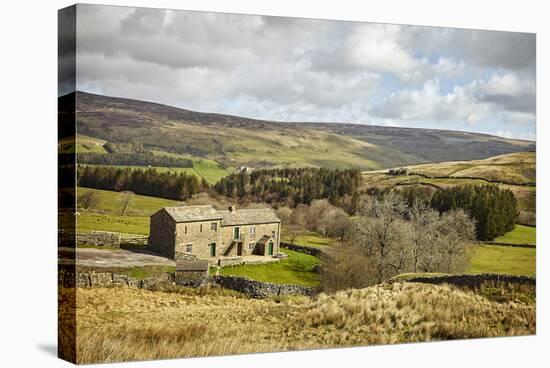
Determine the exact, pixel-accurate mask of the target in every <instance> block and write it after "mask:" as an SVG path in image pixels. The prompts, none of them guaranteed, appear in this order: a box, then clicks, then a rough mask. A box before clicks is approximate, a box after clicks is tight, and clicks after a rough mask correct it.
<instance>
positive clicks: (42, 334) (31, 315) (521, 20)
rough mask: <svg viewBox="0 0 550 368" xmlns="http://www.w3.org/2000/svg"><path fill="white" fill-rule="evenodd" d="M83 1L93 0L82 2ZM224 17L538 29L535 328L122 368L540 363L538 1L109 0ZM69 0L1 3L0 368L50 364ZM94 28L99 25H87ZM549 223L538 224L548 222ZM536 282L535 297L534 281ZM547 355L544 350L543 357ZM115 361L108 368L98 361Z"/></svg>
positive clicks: (541, 59) (543, 199) (543, 232)
mask: <svg viewBox="0 0 550 368" xmlns="http://www.w3.org/2000/svg"><path fill="white" fill-rule="evenodd" d="M90 2H91V3H102V2H96V1H90ZM107 3H108V4H113V5H135V6H150V7H159V8H175V9H190V10H214V11H224V12H232V13H249V14H267V15H286V16H300V17H310V18H328V19H342V20H360V21H371V22H388V23H401V24H418V25H431V26H446V27H450V26H453V27H464V28H482V29H494V30H508V31H523V32H536V33H537V66H538V68H537V69H538V70H537V82H538V83H537V106H538V111H537V162H538V175H537V182H538V193H537V195H538V197H537V207H538V225H539V226H538V238H537V244H538V249H537V266H538V267H537V283H538V295H537V311H538V313H537V326H538V328H537V336H536V337H516V338H498V339H482V340H470V341H454V342H442V343H424V344H408V345H394V346H379V347H368V348H352V349H338V350H322V351H310V352H299V353H296V352H293V353H276V354H253V355H245V356H239V357H213V358H203V359H185V360H169V361H166V360H165V361H156V362H134V363H126V364H125V366H127V367H161V366H162V367H165V366H166V367H181V366H185V367H214V366H215V367H218V366H227V367H239V368H242V367H253V366H259V365H261V366H262V367H264V368H265V367H278V368H280V367H290V366H304V367H308V366H313V365H315V366H320V367H325V366H326V367H334V366H342V365H346V366H348V365H352V366H376V365H383V366H384V367H392V366H396V365H398V364H399V365H401V366H407V367H416V366H418V367H423V368H425V367H441V366H442V365H443V366H445V367H477V366H485V367H493V366H499V367H533V366H534V367H539V366H548V365H547V364H548V363H546V364H545V362H544V359H545V358H546V359H547V360H548V352H547V351H545V350H544V347H545V346H546V350H548V347H547V346H550V344H549V342H550V341H549V340H550V339H549V322H548V321H549V319H548V315H549V314H550V308H549V307H548V290H549V289H548V277H547V275H548V272H547V271H545V268H544V267H543V265H544V264H548V254H549V252H548V248H547V247H546V245H547V244H546V243H547V242H546V241H547V240H548V239H549V235H548V230H547V228H546V227H545V226H544V225H545V223H546V224H547V223H548V219H549V216H548V207H549V204H550V202H549V200H548V196H549V190H548V174H547V172H545V171H546V170H545V169H547V168H548V165H549V155H548V146H546V144H549V143H550V137H549V136H548V130H547V129H545V125H543V124H542V122H544V121H545V120H546V119H545V118H546V117H547V116H548V108H547V106H546V105H545V104H544V103H543V101H548V71H547V70H548V69H547V68H548V67H547V66H548V65H550V60H549V47H550V42H549V39H550V34H549V28H550V27H549V26H548V17H547V15H548V10H546V9H544V4H545V2H544V1H530V0H523V1H514V2H513V3H510V2H504V1H503V0H499V1H481V0H477V1H467V0H452V1H450V0H447V1H442V0H434V1H423V0H413V1H411V0H408V1H407V0H403V1H393V0H383V1H369V2H366V1H348V0H339V1H332V2H330V3H326V4H324V3H321V2H320V1H310V2H307V1H298V0H269V1H258V0H256V1H253V0H250V1H246V0H231V1H227V0H226V1H223V0H218V1H214V0H200V1H181V0H180V1H174V0H171V1H170V0H156V1H143V0H142V1H136V0H134V1H108V2H107ZM71 4H72V3H71V2H69V1H58V0H48V1H15V0H11V1H9V2H8V1H4V2H3V3H2V8H1V12H0V16H1V20H0V27H1V32H0V37H1V39H2V43H1V44H0V50H1V54H0V63H1V64H0V65H1V69H0V70H1V72H2V78H1V79H0V93H1V99H0V101H1V105H0V106H1V112H2V113H1V115H0V160H1V166H0V185H1V188H0V189H1V190H0V196H1V201H0V219H1V221H0V247H1V250H0V272H1V275H0V276H1V278H0V338H1V341H0V366H2V367H18V366H24V367H33V366H40V367H54V366H55V367H57V366H69V363H66V362H63V361H60V360H58V359H57V358H56V354H55V349H56V333H57V332H56V327H57V321H56V303H57V300H56V299H57V298H56V296H57V294H56V267H57V266H56V265H57V259H56V248H57V247H56V227H57V222H56V172H57V171H56V170H57V168H56V149H57V143H56V134H57V131H56V124H57V123H56V118H57V9H59V8H62V7H65V6H68V5H71ZM98 27H101V24H98ZM547 226H548V225H547ZM545 288H546V293H545V290H544V289H545ZM545 353H546V354H545ZM104 366H106V367H107V366H108V367H110V366H114V365H104Z"/></svg>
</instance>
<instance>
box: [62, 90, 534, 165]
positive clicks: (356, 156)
mask: <svg viewBox="0 0 550 368" xmlns="http://www.w3.org/2000/svg"><path fill="white" fill-rule="evenodd" d="M76 97H77V123H78V129H79V133H80V134H84V135H86V136H87V137H93V138H95V139H101V140H105V141H108V142H123V143H143V145H144V146H145V147H147V148H148V149H151V150H156V151H160V152H169V153H176V154H184V155H190V156H193V157H198V158H204V159H209V160H215V161H217V162H219V163H221V165H222V166H224V167H232V166H233V167H235V166H239V165H247V166H251V167H255V168H269V167H284V166H290V167H304V166H312V167H329V168H350V167H357V168H360V169H362V170H376V169H383V168H388V167H395V166H401V165H415V164H422V163H429V162H434V161H447V160H448V161H451V160H452V161H455V160H476V159H485V158H487V157H491V156H496V155H500V154H505V153H512V152H522V151H529V150H534V149H535V144H534V143H533V142H529V141H522V140H512V139H505V138H500V137H496V136H491V135H487V134H480V133H468V132H457V131H445V130H436V129H414V128H400V127H382V126H373V125H361V124H341V123H312V122H276V121H264V120H255V119H249V118H244V117H238V116H230V115H222V114H212V113H203V112H196V111H191V110H185V109H180V108H176V107H171V106H166V105H161V104H157V103H152V102H145V101H138V100H131V99H125V98H117V97H108V96H101V95H95V94H91V93H86V92H77V96H76ZM60 98H61V99H71V98H74V95H66V96H63V97H60ZM94 148H95V147H94Z"/></svg>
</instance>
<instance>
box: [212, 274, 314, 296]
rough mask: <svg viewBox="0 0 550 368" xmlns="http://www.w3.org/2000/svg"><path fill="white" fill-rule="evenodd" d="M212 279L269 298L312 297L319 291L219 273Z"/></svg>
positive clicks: (214, 282) (249, 293)
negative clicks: (287, 296) (286, 296)
mask: <svg viewBox="0 0 550 368" xmlns="http://www.w3.org/2000/svg"><path fill="white" fill-rule="evenodd" d="M210 279H211V281H212V283H213V284H215V285H219V286H221V287H222V288H225V289H231V290H235V291H238V292H241V293H243V294H246V295H248V296H249V297H251V298H268V297H273V296H284V295H305V296H310V297H312V296H315V295H317V294H318V292H319V290H318V289H316V288H312V287H307V286H301V285H278V284H272V283H269V282H262V281H256V280H250V279H247V278H245V277H238V276H222V275H217V276H212V277H211V278H210Z"/></svg>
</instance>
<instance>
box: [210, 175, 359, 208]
mask: <svg viewBox="0 0 550 368" xmlns="http://www.w3.org/2000/svg"><path fill="white" fill-rule="evenodd" d="M360 180H361V173H360V171H359V170H356V169H346V170H338V169H326V168H321V169H317V168H285V169H271V170H256V171H253V172H252V173H247V172H240V173H237V174H232V175H229V176H227V177H225V178H223V179H221V180H220V181H219V182H218V183H216V185H215V187H214V189H215V190H216V191H217V192H218V193H219V194H222V195H225V196H227V197H231V198H239V199H242V198H248V199H252V200H255V201H258V202H259V201H263V202H267V203H275V202H286V203H287V204H288V205H290V206H291V207H293V206H295V205H296V204H299V203H303V204H310V203H311V202H312V201H313V200H315V199H322V198H327V199H328V200H329V201H330V202H331V203H333V204H334V203H337V202H338V201H339V200H340V199H341V198H342V197H343V196H350V195H352V194H353V193H354V192H355V191H356V190H357V188H358V186H359V184H360Z"/></svg>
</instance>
